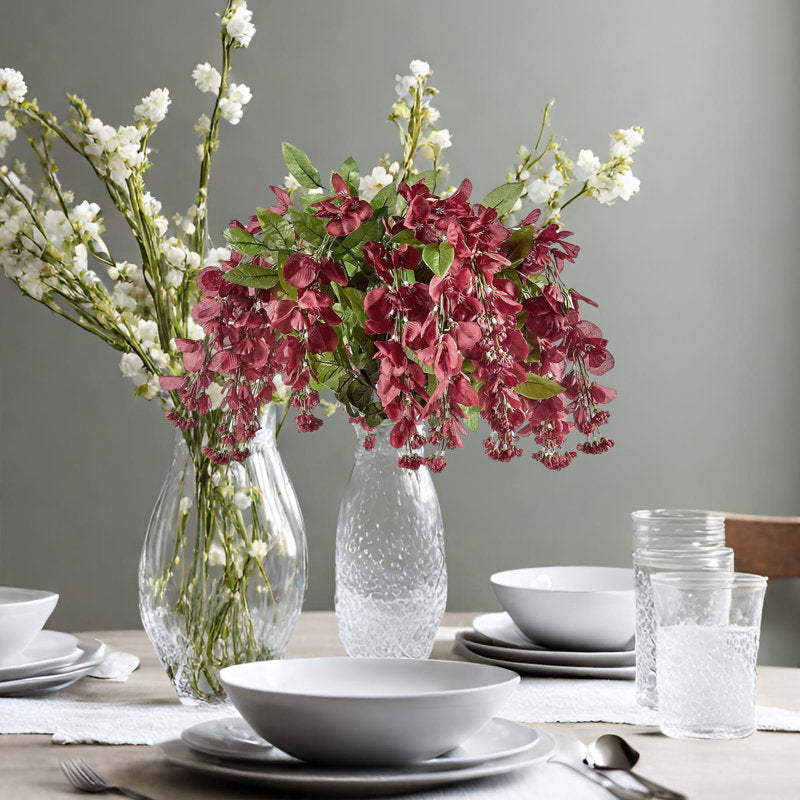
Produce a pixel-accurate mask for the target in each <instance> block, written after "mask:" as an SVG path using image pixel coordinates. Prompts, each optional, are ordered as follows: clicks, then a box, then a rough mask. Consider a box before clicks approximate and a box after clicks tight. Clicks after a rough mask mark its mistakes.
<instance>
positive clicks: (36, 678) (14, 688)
mask: <svg viewBox="0 0 800 800" xmlns="http://www.w3.org/2000/svg"><path fill="white" fill-rule="evenodd" d="M75 641H76V643H77V647H78V651H79V652H80V653H81V655H80V657H79V658H78V659H77V660H76V661H74V662H73V663H72V664H68V665H66V666H62V667H56V668H54V669H52V670H50V671H49V672H48V673H47V674H46V675H31V676H29V677H27V678H17V679H16V680H10V681H1V682H0V696H6V697H13V696H19V697H27V696H29V695H33V694H45V693H48V692H56V691H58V690H59V689H64V688H65V687H67V686H69V685H70V684H73V683H75V681H77V680H80V679H81V678H83V677H84V676H85V675H88V674H89V673H90V672H91V671H92V670H93V669H94V668H95V667H96V666H97V665H98V664H99V663H100V662H101V661H102V660H103V658H104V657H105V654H106V646H105V645H104V644H103V643H102V642H99V641H97V640H96V639H95V640H94V641H91V642H90V641H85V640H83V639H76V640H75Z"/></svg>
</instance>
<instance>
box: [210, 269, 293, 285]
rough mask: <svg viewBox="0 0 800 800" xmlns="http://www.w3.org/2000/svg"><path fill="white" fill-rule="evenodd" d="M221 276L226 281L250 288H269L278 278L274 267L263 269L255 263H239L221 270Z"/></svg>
mask: <svg viewBox="0 0 800 800" xmlns="http://www.w3.org/2000/svg"><path fill="white" fill-rule="evenodd" d="M222 277H223V278H224V279H225V280H226V281H228V283H235V284H237V285H238V286H249V287H251V288H252V289H271V288H272V287H273V286H275V285H276V284H277V283H278V281H279V280H280V278H279V277H278V273H277V272H276V271H275V270H274V269H265V268H264V267H258V266H256V265H255V264H239V265H238V266H236V267H234V268H233V269H232V270H229V271H228V272H223V273H222Z"/></svg>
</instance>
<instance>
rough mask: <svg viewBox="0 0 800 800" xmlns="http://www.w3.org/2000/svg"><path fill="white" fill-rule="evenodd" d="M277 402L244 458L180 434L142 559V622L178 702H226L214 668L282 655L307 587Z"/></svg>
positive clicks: (196, 434)
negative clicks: (227, 460) (215, 457)
mask: <svg viewBox="0 0 800 800" xmlns="http://www.w3.org/2000/svg"><path fill="white" fill-rule="evenodd" d="M275 414H276V411H275V408H274V406H270V407H269V409H268V411H267V412H266V414H265V415H264V417H263V419H262V430H261V431H259V433H258V434H257V436H256V438H255V439H253V440H252V442H251V443H250V451H251V455H250V457H249V458H248V459H247V460H246V461H245V462H244V463H243V464H236V463H233V464H231V465H230V466H227V467H219V466H215V465H213V464H212V463H211V462H210V461H209V460H208V459H207V458H206V457H205V456H204V455H203V454H202V452H201V450H200V448H201V445H202V431H200V430H199V429H194V430H190V431H186V432H184V433H183V434H178V436H177V438H176V445H175V453H174V457H173V460H172V465H171V466H170V469H169V472H168V473H167V477H166V480H165V481H164V485H163V487H162V489H161V494H160V495H159V497H158V500H157V501H156V504H155V508H154V509H153V514H152V516H151V518H150V524H149V525H148V529H147V536H146V538H145V543H144V548H143V550H142V555H141V560H140V562H139V609H140V612H141V616H142V622H143V624H144V629H145V631H146V632H147V635H148V636H149V638H150V641H151V642H152V644H153V647H154V649H155V651H156V653H157V655H158V658H159V660H160V661H161V664H162V665H163V667H164V669H165V670H166V671H167V674H168V676H169V678H170V680H171V681H172V684H173V686H174V687H175V690H176V692H177V694H178V697H179V698H180V700H181V702H183V703H186V704H189V705H215V704H218V703H223V702H225V693H224V691H223V689H222V686H221V685H220V682H219V677H218V672H219V670H220V669H221V668H222V667H225V666H227V665H229V664H236V663H241V662H244V661H262V660H267V659H272V658H280V657H281V656H282V655H283V651H284V648H285V647H286V643H287V641H288V639H289V636H290V634H291V632H292V630H293V629H294V626H295V623H296V622H297V616H298V614H299V613H300V607H301V605H302V602H303V594H304V592H305V584H306V538H305V528H304V525H303V517H302V514H301V512H300V507H299V505H298V503H297V496H296V495H295V492H294V489H293V487H292V484H291V481H290V480H289V476H288V475H287V473H286V470H285V468H284V466H283V462H282V461H281V457H280V454H279V453H278V449H277V447H276V444H275Z"/></svg>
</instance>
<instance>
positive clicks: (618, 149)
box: [575, 128, 644, 205]
mask: <svg viewBox="0 0 800 800" xmlns="http://www.w3.org/2000/svg"><path fill="white" fill-rule="evenodd" d="M643 141H644V131H643V130H642V129H641V128H625V129H624V130H618V131H616V133H614V134H612V136H611V152H610V157H609V160H608V161H607V162H606V163H605V164H602V163H601V162H600V159H599V158H597V156H595V154H594V153H593V152H592V151H591V150H581V151H580V153H579V154H578V161H577V162H576V164H575V177H576V178H578V180H581V181H585V182H586V185H587V187H588V191H589V194H590V195H591V196H592V197H594V198H595V199H596V200H597V202H598V203H603V204H605V205H613V203H614V201H615V200H616V199H617V198H620V199H622V200H626V201H627V200H630V199H631V197H633V195H634V194H636V192H638V191H639V179H638V178H637V177H636V176H635V175H634V174H633V172H632V171H631V166H632V165H633V154H634V153H635V152H636V149H637V148H638V147H639V146H640V145H641V144H642V142H643Z"/></svg>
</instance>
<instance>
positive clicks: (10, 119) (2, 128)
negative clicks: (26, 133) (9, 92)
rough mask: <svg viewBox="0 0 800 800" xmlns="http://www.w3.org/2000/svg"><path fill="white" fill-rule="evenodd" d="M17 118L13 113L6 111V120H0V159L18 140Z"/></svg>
mask: <svg viewBox="0 0 800 800" xmlns="http://www.w3.org/2000/svg"><path fill="white" fill-rule="evenodd" d="M15 122H16V118H15V117H14V115H13V114H12V113H11V111H6V116H5V119H0V158H2V157H3V156H4V155H5V154H6V148H7V147H8V145H9V144H11V142H13V141H14V139H16V138H17V126H16V125H15V124H14V123H15Z"/></svg>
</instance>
